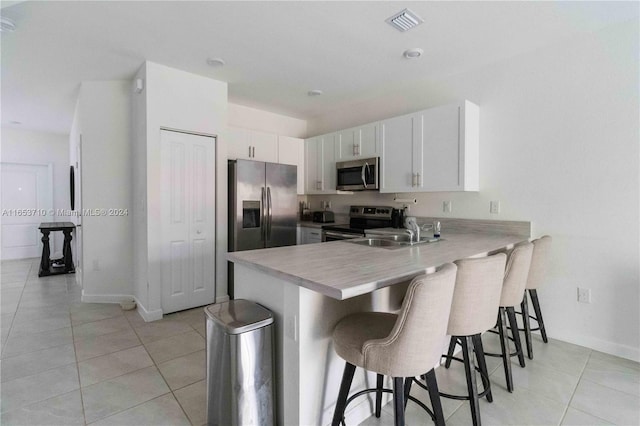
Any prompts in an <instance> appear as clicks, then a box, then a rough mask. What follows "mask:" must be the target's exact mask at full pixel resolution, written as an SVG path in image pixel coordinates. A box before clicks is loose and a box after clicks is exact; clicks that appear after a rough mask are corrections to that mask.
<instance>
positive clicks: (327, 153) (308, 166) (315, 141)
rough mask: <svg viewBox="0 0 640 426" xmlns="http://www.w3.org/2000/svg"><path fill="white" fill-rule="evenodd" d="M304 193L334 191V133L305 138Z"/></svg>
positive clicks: (327, 192) (328, 192) (329, 192)
mask: <svg viewBox="0 0 640 426" xmlns="http://www.w3.org/2000/svg"><path fill="white" fill-rule="evenodd" d="M304 147H305V194H331V193H333V194H334V193H335V192H336V174H337V173H336V160H335V133H331V134H328V135H322V136H316V137H315V138H310V139H307V140H305V144H304Z"/></svg>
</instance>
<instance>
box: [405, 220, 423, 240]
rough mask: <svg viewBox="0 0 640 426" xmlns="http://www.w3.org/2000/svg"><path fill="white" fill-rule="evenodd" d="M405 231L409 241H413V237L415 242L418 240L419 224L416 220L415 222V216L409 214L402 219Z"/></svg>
mask: <svg viewBox="0 0 640 426" xmlns="http://www.w3.org/2000/svg"><path fill="white" fill-rule="evenodd" d="M404 226H405V228H406V229H405V231H406V232H407V233H408V234H409V237H410V242H411V243H413V242H414V241H413V239H414V237H415V240H416V241H415V242H419V241H420V226H418V222H416V218H415V217H413V216H409V217H407V218H406V219H405V220H404Z"/></svg>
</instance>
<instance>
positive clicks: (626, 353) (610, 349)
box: [547, 330, 640, 362]
mask: <svg viewBox="0 0 640 426" xmlns="http://www.w3.org/2000/svg"><path fill="white" fill-rule="evenodd" d="M547 334H549V330H547ZM549 337H551V338H553V339H556V340H562V341H563V342H567V343H573V344H574V345H580V346H584V347H587V348H590V349H593V350H595V351H599V352H604V353H606V354H609V355H615V356H619V357H621V358H626V359H630V360H631V361H636V362H640V348H637V347H633V346H628V345H622V344H620V343H615V342H610V341H607V340H602V339H598V338H597V337H593V336H586V335H584V334H576V333H574V332H571V331H568V330H553V334H549Z"/></svg>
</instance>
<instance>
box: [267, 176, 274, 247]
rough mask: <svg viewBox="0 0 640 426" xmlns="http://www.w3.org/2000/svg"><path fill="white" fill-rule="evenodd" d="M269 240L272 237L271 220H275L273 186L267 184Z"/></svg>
mask: <svg viewBox="0 0 640 426" xmlns="http://www.w3.org/2000/svg"><path fill="white" fill-rule="evenodd" d="M267 215H268V221H267V240H269V239H271V221H272V220H273V211H272V206H271V187H270V186H267Z"/></svg>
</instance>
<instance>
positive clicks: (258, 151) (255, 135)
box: [227, 127, 278, 163]
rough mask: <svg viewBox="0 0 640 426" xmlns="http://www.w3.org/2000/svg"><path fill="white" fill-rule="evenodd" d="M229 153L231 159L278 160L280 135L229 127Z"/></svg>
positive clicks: (271, 161)
mask: <svg viewBox="0 0 640 426" xmlns="http://www.w3.org/2000/svg"><path fill="white" fill-rule="evenodd" d="M227 153H228V158H229V159H231V160H234V159H242V160H255V161H267V162H270V163H277V162H278V135H275V134H272V133H265V132H258V131H256V130H248V129H240V128H236V127H229V128H228V129H227Z"/></svg>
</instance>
